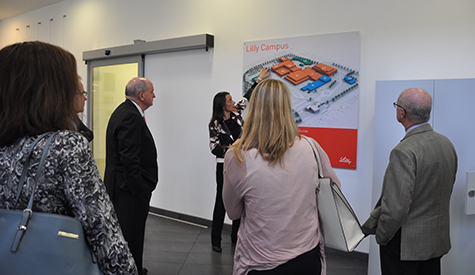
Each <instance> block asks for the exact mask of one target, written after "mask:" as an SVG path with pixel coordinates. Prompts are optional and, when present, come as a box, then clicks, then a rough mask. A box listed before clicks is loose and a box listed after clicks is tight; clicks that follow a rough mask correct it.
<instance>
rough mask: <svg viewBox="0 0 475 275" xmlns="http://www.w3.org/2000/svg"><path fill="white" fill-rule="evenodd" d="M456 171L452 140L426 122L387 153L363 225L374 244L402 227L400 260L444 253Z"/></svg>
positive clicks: (384, 243)
mask: <svg viewBox="0 0 475 275" xmlns="http://www.w3.org/2000/svg"><path fill="white" fill-rule="evenodd" d="M456 172H457V154H456V152H455V148H454V146H453V144H452V142H450V140H449V139H448V138H447V137H445V136H443V135H441V134H439V133H437V132H435V131H434V130H433V129H432V127H431V126H430V125H429V124H425V125H422V126H419V127H417V128H415V129H413V130H412V131H410V132H409V133H408V134H407V135H406V136H405V137H404V138H403V139H402V140H401V142H400V143H399V144H398V145H397V146H396V147H395V148H394V149H393V150H392V151H391V155H390V157H389V164H388V167H387V169H386V173H385V175H384V181H383V188H382V191H381V197H380V199H379V201H378V203H377V204H376V207H375V209H374V210H373V212H371V216H370V218H369V219H368V221H367V222H366V223H365V224H364V226H363V227H365V231H366V232H368V231H371V230H373V233H376V241H377V242H378V244H380V245H386V244H387V243H388V242H389V241H390V240H391V239H392V238H393V236H394V234H395V233H396V232H397V231H398V229H399V228H401V260H403V261H404V260H415V261H424V260H428V259H431V258H435V257H440V256H442V255H444V254H447V253H448V252H449V250H450V247H451V245H450V232H449V231H450V217H449V207H450V196H451V194H452V189H453V185H454V183H455V174H456ZM372 223H373V226H372V225H371V224H372ZM368 227H373V229H370V228H368Z"/></svg>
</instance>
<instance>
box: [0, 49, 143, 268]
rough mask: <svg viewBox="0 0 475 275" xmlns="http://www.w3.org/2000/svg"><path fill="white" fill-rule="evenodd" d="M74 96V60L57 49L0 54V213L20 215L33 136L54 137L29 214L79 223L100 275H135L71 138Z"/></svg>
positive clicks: (104, 198) (87, 156) (83, 143)
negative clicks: (63, 217)
mask: <svg viewBox="0 0 475 275" xmlns="http://www.w3.org/2000/svg"><path fill="white" fill-rule="evenodd" d="M80 93H82V89H80V87H79V79H78V74H77V69H76V60H75V58H74V56H73V55H72V54H71V53H69V52H67V51H65V50H63V49H61V48H60V47H57V46H54V45H51V44H47V43H43V42H38V41H36V42H23V43H17V44H13V45H10V46H7V47H5V48H3V49H2V50H0V208H3V209H7V208H8V209H21V210H23V209H25V208H26V206H27V205H28V199H29V197H30V194H31V192H32V187H33V185H32V184H29V183H30V182H33V180H34V177H35V175H36V171H37V170H36V169H35V168H36V167H38V166H37V165H38V163H39V160H40V157H41V153H42V151H43V148H44V147H45V143H46V141H45V139H43V140H42V141H40V142H39V143H38V144H37V145H36V147H35V149H34V150H33V154H32V156H31V158H30V163H29V167H30V168H29V169H28V173H27V179H26V181H25V182H26V183H27V184H25V185H24V187H23V188H22V189H21V193H20V196H19V198H18V200H16V193H17V190H18V185H19V181H20V177H21V172H22V170H23V166H24V165H25V162H26V159H27V155H28V149H29V147H30V145H31V144H32V142H33V141H34V140H35V139H36V138H37V137H38V136H39V135H41V134H43V133H46V132H58V134H57V135H56V136H55V137H54V138H53V140H52V141H51V144H50V148H49V151H48V155H47V157H46V161H45V164H44V170H43V179H42V180H41V181H40V182H39V184H38V187H37V189H36V193H35V197H34V203H33V209H32V210H33V211H37V212H45V213H54V214H60V215H66V216H71V217H73V218H75V219H77V220H79V221H80V222H81V224H82V226H83V229H84V233H85V236H86V241H87V242H88V244H89V247H90V248H91V251H92V252H93V253H94V255H95V256H96V258H97V263H98V265H99V268H100V269H101V270H102V272H103V273H104V274H127V275H130V274H138V273H137V269H136V266H135V262H134V259H133V258H132V254H131V253H130V251H129V248H128V247H127V243H126V242H125V240H124V237H123V236H122V232H121V230H120V226H119V223H118V221H117V217H116V214H115V212H114V208H113V206H112V203H111V201H110V199H109V196H108V195H107V193H106V190H105V187H104V184H103V183H102V180H101V177H100V175H99V172H98V170H97V167H96V164H95V162H94V157H93V155H92V151H91V149H90V148H89V145H88V141H87V140H86V138H84V137H83V136H82V135H81V134H80V133H79V132H76V131H74V129H75V128H76V127H75V125H78V122H79V119H78V116H77V112H78V111H79V110H77V108H76V107H75V102H76V100H75V99H76V98H77V97H78V96H79V94H80ZM81 96H82V95H81ZM26 261H28V260H27V259H26Z"/></svg>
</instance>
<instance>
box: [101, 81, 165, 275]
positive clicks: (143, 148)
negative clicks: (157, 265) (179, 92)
mask: <svg viewBox="0 0 475 275" xmlns="http://www.w3.org/2000/svg"><path fill="white" fill-rule="evenodd" d="M125 97H126V100H125V102H123V103H122V104H121V105H119V106H118V107H117V109H115V111H114V112H113V113H112V115H111V117H110V119H109V124H108V125H107V132H106V171H105V175H104V183H105V185H106V189H107V193H108V194H109V196H110V198H111V200H112V203H113V204H114V208H115V211H116V213H117V217H118V219H119V223H120V227H121V229H122V233H123V234H124V237H125V239H126V241H127V242H128V244H129V248H130V251H131V252H132V255H133V257H134V259H135V263H136V264H137V269H138V270H139V273H140V274H146V273H147V269H145V268H143V266H142V256H143V245H144V235H145V223H146V220H147V215H148V210H149V203H150V198H151V196H152V191H153V190H154V189H155V187H156V185H157V182H158V164H157V149H156V147H155V142H154V141H153V137H152V134H151V133H150V131H149V129H148V127H147V124H146V122H145V117H144V111H145V110H147V109H148V108H149V107H150V106H152V105H153V99H154V98H155V94H154V88H153V84H152V82H151V81H150V80H148V79H146V78H140V77H135V78H133V79H131V80H130V81H129V83H128V84H127V86H126V89H125Z"/></svg>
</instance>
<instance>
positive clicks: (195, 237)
mask: <svg viewBox="0 0 475 275" xmlns="http://www.w3.org/2000/svg"><path fill="white" fill-rule="evenodd" d="M222 238H223V239H222V241H221V246H222V248H223V251H222V253H216V252H214V251H212V249H211V228H206V227H203V226H196V225H192V224H189V223H184V222H180V221H177V220H174V219H168V218H166V217H161V216H157V215H154V214H151V215H149V217H148V219H147V226H146V228H145V244H144V267H146V268H147V269H148V271H149V272H148V274H149V275H215V274H216V275H232V273H233V271H232V270H233V258H234V247H233V246H232V245H231V238H230V235H229V232H226V231H225V232H223V236H222ZM326 257H327V267H328V268H327V275H343V274H345V275H347V274H351V275H366V274H367V269H368V268H367V266H368V262H367V261H363V260H357V259H354V258H351V257H344V256H342V255H341V254H339V255H335V254H329V253H327V255H326Z"/></svg>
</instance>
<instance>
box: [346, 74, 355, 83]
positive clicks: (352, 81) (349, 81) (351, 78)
mask: <svg viewBox="0 0 475 275" xmlns="http://www.w3.org/2000/svg"><path fill="white" fill-rule="evenodd" d="M345 81H346V82H347V83H348V84H350V85H353V84H355V83H356V81H355V79H354V78H353V77H351V76H349V75H347V76H345Z"/></svg>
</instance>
